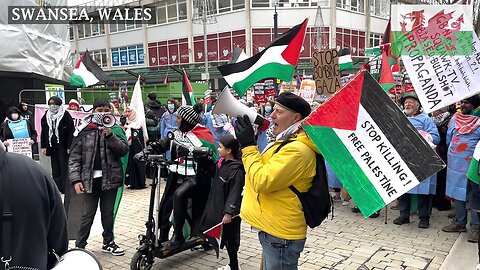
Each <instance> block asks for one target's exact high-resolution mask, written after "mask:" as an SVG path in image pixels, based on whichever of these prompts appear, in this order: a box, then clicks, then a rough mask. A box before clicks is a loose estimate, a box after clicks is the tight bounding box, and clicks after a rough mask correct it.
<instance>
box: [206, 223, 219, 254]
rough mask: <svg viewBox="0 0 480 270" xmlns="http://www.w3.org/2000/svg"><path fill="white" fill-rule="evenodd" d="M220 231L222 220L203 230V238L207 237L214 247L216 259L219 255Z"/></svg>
mask: <svg viewBox="0 0 480 270" xmlns="http://www.w3.org/2000/svg"><path fill="white" fill-rule="evenodd" d="M222 232H223V223H222V222H220V223H218V224H217V225H215V226H213V227H212V228H210V229H208V230H206V231H204V232H203V235H204V236H205V238H207V240H208V242H209V243H210V244H211V245H212V246H213V248H214V249H215V253H217V259H218V257H219V255H220V243H221V242H222Z"/></svg>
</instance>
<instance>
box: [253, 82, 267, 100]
mask: <svg viewBox="0 0 480 270" xmlns="http://www.w3.org/2000/svg"><path fill="white" fill-rule="evenodd" d="M253 93H254V95H255V103H257V104H260V103H265V102H267V97H266V96H265V84H264V83H256V84H254V85H253Z"/></svg>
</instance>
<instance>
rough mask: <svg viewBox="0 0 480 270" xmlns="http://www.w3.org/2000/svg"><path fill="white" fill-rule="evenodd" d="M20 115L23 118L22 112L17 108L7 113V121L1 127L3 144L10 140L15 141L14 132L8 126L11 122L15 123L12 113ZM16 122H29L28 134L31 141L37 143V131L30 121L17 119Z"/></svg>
mask: <svg viewBox="0 0 480 270" xmlns="http://www.w3.org/2000/svg"><path fill="white" fill-rule="evenodd" d="M14 112H16V113H18V116H19V117H21V116H22V114H21V112H20V110H19V109H18V108H16V107H10V108H9V109H8V111H7V119H5V120H6V121H5V122H3V123H2V124H1V125H0V140H1V141H2V142H4V141H6V140H9V139H14V137H13V133H12V130H10V127H9V126H8V123H9V122H11V121H12V122H15V121H13V119H12V113H14ZM16 121H26V122H27V129H28V134H29V137H30V139H32V140H33V141H34V142H37V131H36V130H35V128H34V127H33V125H32V123H31V122H30V121H28V119H20V118H19V119H17V120H16Z"/></svg>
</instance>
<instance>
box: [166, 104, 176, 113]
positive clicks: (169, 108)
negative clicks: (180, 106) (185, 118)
mask: <svg viewBox="0 0 480 270" xmlns="http://www.w3.org/2000/svg"><path fill="white" fill-rule="evenodd" d="M167 109H168V110H169V111H173V109H175V104H172V103H168V104H167Z"/></svg>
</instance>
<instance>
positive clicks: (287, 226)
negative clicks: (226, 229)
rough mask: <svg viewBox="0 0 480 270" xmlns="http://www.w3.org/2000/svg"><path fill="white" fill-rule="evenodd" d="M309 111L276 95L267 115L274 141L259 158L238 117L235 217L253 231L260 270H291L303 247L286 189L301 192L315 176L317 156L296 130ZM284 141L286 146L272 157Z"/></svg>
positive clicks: (301, 220)
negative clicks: (240, 169)
mask: <svg viewBox="0 0 480 270" xmlns="http://www.w3.org/2000/svg"><path fill="white" fill-rule="evenodd" d="M310 111H311V109H310V105H309V104H308V102H306V101H305V100H304V99H302V98H301V97H299V96H297V95H295V94H292V93H288V92H285V93H282V94H280V95H279V96H278V98H277V100H276V104H275V107H274V111H273V112H272V114H271V118H272V120H273V122H274V128H273V134H274V135H275V136H276V141H275V142H273V143H271V144H269V145H267V147H266V148H265V150H264V151H263V152H262V154H260V153H259V152H258V148H257V146H256V142H255V137H254V132H253V128H252V125H251V124H250V121H249V119H248V116H246V115H245V116H243V117H242V116H239V117H238V122H237V125H236V127H235V134H236V136H237V139H238V141H239V142H240V145H241V146H242V161H243V164H244V166H245V171H246V178H245V193H244V197H243V201H242V206H241V209H240V216H241V218H242V219H243V220H245V221H246V222H248V223H249V224H250V225H252V226H253V227H254V228H256V229H258V230H259V233H258V238H259V240H260V243H261V245H262V249H263V258H264V261H263V266H264V269H266V270H277V269H283V270H288V269H297V265H298V258H299V257H300V253H301V252H302V251H303V248H304V246H305V241H306V235H307V224H306V222H305V217H304V214H303V211H302V204H301V202H300V200H299V198H298V197H297V195H295V193H293V191H292V190H290V188H289V186H290V185H293V186H295V187H296V188H297V189H298V190H299V191H300V192H306V191H307V190H308V189H309V188H310V187H311V185H312V179H313V177H314V175H315V173H316V171H315V166H316V157H315V152H318V150H317V148H316V147H315V145H314V144H313V142H312V141H311V140H310V139H309V138H308V137H307V135H306V134H305V132H304V131H303V130H302V129H301V120H302V119H304V118H305V117H307V116H308V115H309V114H310ZM285 140H289V141H291V142H289V143H287V144H284V146H283V147H282V148H281V149H280V150H279V151H278V152H276V150H277V148H278V147H279V146H280V144H282V142H284V141H285Z"/></svg>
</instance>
